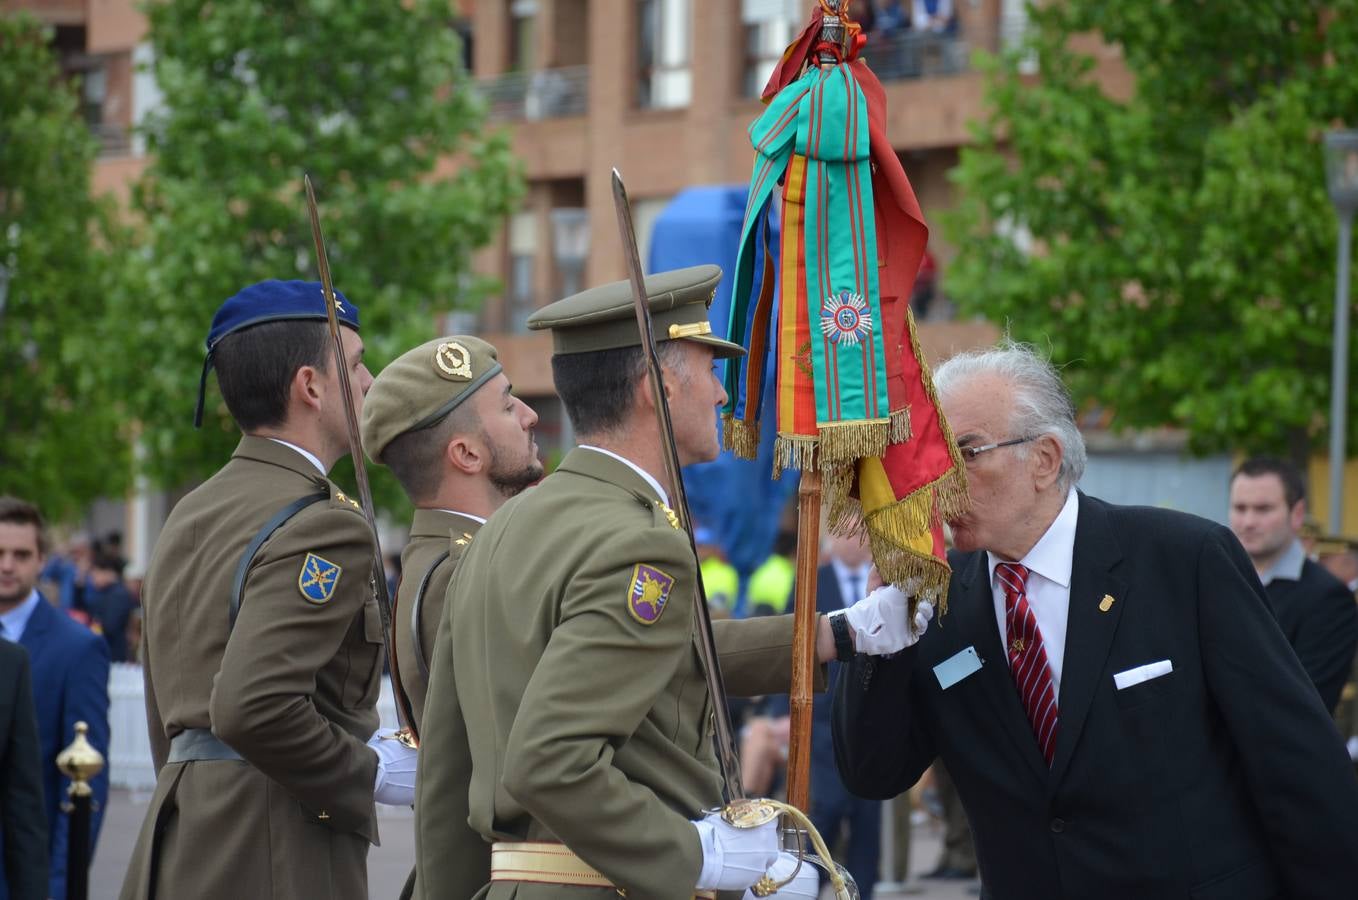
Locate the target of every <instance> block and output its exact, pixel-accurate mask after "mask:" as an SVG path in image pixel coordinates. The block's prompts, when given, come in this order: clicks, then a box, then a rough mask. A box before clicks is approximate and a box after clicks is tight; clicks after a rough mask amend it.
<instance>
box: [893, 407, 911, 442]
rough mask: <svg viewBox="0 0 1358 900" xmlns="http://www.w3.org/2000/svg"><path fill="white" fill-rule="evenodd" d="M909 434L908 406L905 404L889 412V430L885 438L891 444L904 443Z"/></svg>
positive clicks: (908, 438)
mask: <svg viewBox="0 0 1358 900" xmlns="http://www.w3.org/2000/svg"><path fill="white" fill-rule="evenodd" d="M911 436H912V435H911V430H910V407H908V406H907V407H905V408H904V409H898V410H896V411H895V412H893V413H892V414H891V432H890V434H889V435H888V437H887V440H888V441H889V442H890V443H893V444H904V443H905V442H906V441H908V440H910V438H911Z"/></svg>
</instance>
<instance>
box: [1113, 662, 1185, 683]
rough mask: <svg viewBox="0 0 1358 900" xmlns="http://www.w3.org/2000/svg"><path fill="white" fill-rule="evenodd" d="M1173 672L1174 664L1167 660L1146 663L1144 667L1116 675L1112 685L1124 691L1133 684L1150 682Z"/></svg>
mask: <svg viewBox="0 0 1358 900" xmlns="http://www.w3.org/2000/svg"><path fill="white" fill-rule="evenodd" d="M1173 671H1174V664H1173V663H1172V662H1170V661H1169V660H1167V659H1162V660H1160V661H1159V662H1153V663H1146V664H1145V665H1144V666H1137V667H1136V668H1135V669H1128V670H1127V671H1125V672H1119V673H1117V674H1116V675H1114V676H1113V684H1115V685H1117V689H1118V690H1120V691H1125V690H1127V688H1129V687H1131V686H1132V685H1134V684H1140V683H1141V682H1143V681H1150V680H1151V679H1152V678H1159V677H1160V676H1162V675H1168V674H1169V673H1170V672H1173Z"/></svg>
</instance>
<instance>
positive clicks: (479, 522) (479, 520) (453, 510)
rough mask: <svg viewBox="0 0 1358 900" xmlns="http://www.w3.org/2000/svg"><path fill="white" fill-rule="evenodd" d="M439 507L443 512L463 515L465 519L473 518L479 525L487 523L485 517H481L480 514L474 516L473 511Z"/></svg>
mask: <svg viewBox="0 0 1358 900" xmlns="http://www.w3.org/2000/svg"><path fill="white" fill-rule="evenodd" d="M439 509H440V510H441V511H443V512H446V513H449V514H450V515H454V516H461V517H462V518H464V519H471V520H472V521H473V522H476V523H477V524H479V525H484V524H486V520H485V519H483V518H481V517H480V516H474V515H472V514H471V513H464V512H458V511H457V510H455V509H444V508H443V507H439Z"/></svg>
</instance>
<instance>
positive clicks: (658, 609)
mask: <svg viewBox="0 0 1358 900" xmlns="http://www.w3.org/2000/svg"><path fill="white" fill-rule="evenodd" d="M673 587H674V579H673V578H672V577H670V576H669V575H667V574H665V573H664V572H662V571H660V570H659V569H657V568H656V567H655V566H648V565H646V564H644V563H642V564H639V565H637V566H636V567H635V568H634V569H632V585H631V587H630V588H629V589H628V592H627V611H628V612H629V613H631V614H632V618H634V619H636V620H637V621H638V622H640V623H641V624H642V625H654V624H655V623H656V622H658V621H660V614H661V613H663V612H664V611H665V606H666V604H668V603H669V599H670V589H671V588H673Z"/></svg>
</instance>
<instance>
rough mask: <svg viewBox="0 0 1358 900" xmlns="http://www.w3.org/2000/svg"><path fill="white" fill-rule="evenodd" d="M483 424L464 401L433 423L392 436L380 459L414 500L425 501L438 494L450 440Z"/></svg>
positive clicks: (407, 494) (469, 404)
mask: <svg viewBox="0 0 1358 900" xmlns="http://www.w3.org/2000/svg"><path fill="white" fill-rule="evenodd" d="M469 399H470V398H469ZM480 427H481V420H480V417H479V416H477V415H476V412H475V411H474V410H473V409H472V405H471V403H461V404H459V405H458V406H457V407H456V408H455V409H454V410H453V411H452V412H450V413H448V415H446V416H444V417H443V418H442V419H439V420H438V421H437V422H435V423H434V424H433V425H430V426H429V427H427V428H421V429H419V430H418V431H407V432H406V433H405V434H400V435H397V436H396V437H394V438H392V439H391V441H389V442H388V443H387V446H386V449H384V450H383V451H382V456H381V458H380V459H379V460H378V461H379V462H381V463H382V464H383V465H385V466H386V467H387V468H388V469H391V474H393V475H395V476H396V480H397V481H399V482H401V487H402V488H404V489H405V492H406V496H407V497H409V498H410V499H411V501H412V502H414V503H422V502H424V501H426V500H428V499H430V498H431V497H433V496H434V494H435V493H436V492H437V491H438V489H439V483H440V482H441V481H442V480H443V463H442V462H441V459H442V457H443V451H444V448H446V447H447V446H448V442H449V441H451V440H452V439H453V438H454V437H456V436H457V435H459V434H468V433H470V432H473V431H476V430H477V429H478V428H480Z"/></svg>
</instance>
